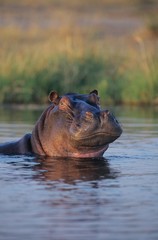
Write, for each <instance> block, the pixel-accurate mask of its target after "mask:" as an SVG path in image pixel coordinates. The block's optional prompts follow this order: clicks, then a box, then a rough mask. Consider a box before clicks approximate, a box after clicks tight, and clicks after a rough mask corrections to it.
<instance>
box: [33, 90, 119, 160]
mask: <svg viewBox="0 0 158 240" xmlns="http://www.w3.org/2000/svg"><path fill="white" fill-rule="evenodd" d="M49 99H50V101H51V102H52V105H50V107H48V109H46V111H45V112H44V113H43V114H42V116H41V117H40V119H39V120H38V122H37V124H36V125H35V128H34V130H33V132H32V136H31V144H32V149H33V152H34V153H36V154H38V155H43V156H49V157H73V158H95V157H102V156H103V154H104V152H105V151H106V150H107V149H108V147H109V144H110V143H112V142H113V141H115V140H116V139H117V138H118V137H119V136H120V135H121V133H122V129H121V127H120V125H119V123H118V122H117V120H116V119H115V117H114V116H113V115H112V114H111V113H110V112H109V111H108V110H101V108H100V104H99V97H98V92H97V91H96V90H94V91H92V92H91V93H90V94H87V95H84V94H76V93H69V94H65V95H64V96H62V97H60V96H59V95H58V94H57V93H56V92H54V91H53V92H51V93H50V95H49Z"/></svg>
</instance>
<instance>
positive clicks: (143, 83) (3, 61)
mask: <svg viewBox="0 0 158 240" xmlns="http://www.w3.org/2000/svg"><path fill="white" fill-rule="evenodd" d="M61 2H62V1H61ZM93 2H95V1H93ZM103 2H104V1H103ZM63 9H64V8H63ZM49 11H50V9H48V10H47V13H48V15H49V16H51V14H52V12H51V13H49ZM69 11H70V9H69ZM69 11H68V10H63V11H62V12H60V13H59V12H58V11H57V10H56V11H55V12H54V16H56V19H58V18H57V16H58V14H59V16H60V21H61V22H60V23H58V22H57V23H56V24H54V25H53V26H51V27H50V26H49V27H41V25H40V24H41V23H43V21H41V22H40V24H39V25H38V24H33V23H32V24H31V25H29V26H27V27H22V26H20V25H18V24H17V25H16V24H10V25H7V26H1V27H0V34H1V38H0V43H1V49H0V89H1V90H0V103H39V104H41V103H45V102H46V101H47V94H48V93H49V91H50V90H51V89H54V90H57V91H59V92H60V93H61V94H62V93H65V92H67V91H77V92H82V93H86V92H87V91H91V90H92V89H94V88H97V89H98V90H99V92H100V95H101V97H102V98H104V99H105V101H106V102H108V103H113V104H118V103H125V104H154V103H158V51H157V48H158V42H157V37H155V36H154V38H153V37H151V36H149V37H148V34H147V38H146V35H145V37H144V34H142V33H141V31H140V32H130V33H129V34H125V35H123V36H122V35H118V36H113V35H110V34H109V35H108V36H107V35H106V31H104V30H105V29H104V28H105V26H102V24H101V23H102V22H101V20H102V19H103V15H104V14H103V13H102V12H99V10H98V15H95V16H94V15H93V20H94V24H93V22H92V23H91V24H89V25H88V24H87V22H86V19H87V18H85V15H84V19H85V22H81V23H79V24H76V22H75V21H76V19H77V18H76V17H75V15H73V14H74V11H73V14H70V15H69V14H68V13H69ZM77 13H78V18H79V19H81V18H82V17H83V15H81V13H79V11H78V12H77ZM102 14H103V15H102ZM30 16H31V17H33V16H34V13H31V15H30ZM35 16H37V15H35ZM115 17H116V16H115ZM61 19H62V20H61ZM88 19H89V18H88ZM25 20H27V19H25ZM34 20H35V18H33V21H34ZM49 20H50V19H49ZM73 20H74V21H73ZM19 21H20V20H19ZM38 21H40V20H38ZM98 22H99V23H98ZM100 22H101V23H100ZM26 23H27V22H26ZM23 24H25V22H23ZM26 25H27V24H26ZM81 25H82V26H81Z"/></svg>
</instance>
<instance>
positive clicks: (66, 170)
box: [0, 108, 158, 240]
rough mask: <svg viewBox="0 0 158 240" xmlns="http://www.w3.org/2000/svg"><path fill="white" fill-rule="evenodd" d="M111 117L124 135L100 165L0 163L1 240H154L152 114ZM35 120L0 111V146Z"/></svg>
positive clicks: (127, 111) (126, 112)
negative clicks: (119, 124) (117, 121)
mask: <svg viewBox="0 0 158 240" xmlns="http://www.w3.org/2000/svg"><path fill="white" fill-rule="evenodd" d="M115 114H116V115H117V116H118V117H119V120H120V121H121V122H122V125H123V128H124V133H123V135H122V137H121V138H120V139H118V140H117V141H116V142H115V143H113V144H111V146H110V148H109V149H108V151H107V152H106V153H105V155H104V158H101V159H87V160H86V159H84V160H79V159H76V160H75V159H49V158H47V159H34V158H33V157H26V156H21V157H19V156H14V157H8V156H1V157H0V240H1V239H2V240H22V239H23V240H25V239H29V240H36V239H38V240H43V239H45V240H52V239H53V240H72V239H73V240H74V239H76V240H80V239H82V240H84V239H86V240H87V239H91V240H105V239H106V240H116V239H119V240H123V239H126V240H127V239H129V240H130V239H131V240H133V239H136V240H139V239H142V240H146V239H147V240H149V239H150V240H157V239H158V110H157V109H152V108H146V109H139V108H117V109H115ZM38 115H39V112H38V111H30V110H25V111H22V110H19V111H16V114H15V111H11V110H9V109H8V110H7V109H0V141H1V142H3V141H4V140H9V139H16V138H18V137H20V136H21V135H22V134H24V133H25V132H28V131H31V129H32V126H33V124H34V122H35V120H36V119H37V117H38Z"/></svg>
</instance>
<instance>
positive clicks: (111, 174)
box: [33, 157, 117, 184]
mask: <svg viewBox="0 0 158 240" xmlns="http://www.w3.org/2000/svg"><path fill="white" fill-rule="evenodd" d="M35 161H36V162H37V163H39V164H37V165H35V166H34V168H33V169H34V171H36V173H37V174H36V177H35V178H36V179H37V180H43V181H47V182H48V181H49V182H50V181H52V182H54V181H62V182H64V183H67V184H75V182H77V181H98V180H102V179H106V178H108V179H109V178H116V177H117V173H116V172H115V171H113V170H112V169H110V166H109V163H108V160H107V159H105V158H93V159H92V158H89V159H76V158H69V159H67V158H47V157H43V158H36V159H35Z"/></svg>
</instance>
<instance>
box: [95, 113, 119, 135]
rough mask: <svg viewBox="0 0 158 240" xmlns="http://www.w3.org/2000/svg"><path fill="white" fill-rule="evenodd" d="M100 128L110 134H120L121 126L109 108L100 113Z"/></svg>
mask: <svg viewBox="0 0 158 240" xmlns="http://www.w3.org/2000/svg"><path fill="white" fill-rule="evenodd" d="M100 116H101V122H102V128H103V129H106V132H107V133H108V134H109V135H111V136H116V138H117V137H119V136H120V135H121V134H122V127H121V125H120V123H119V121H118V120H117V119H116V117H115V116H114V115H113V113H111V112H110V111H109V110H103V111H101V113H100Z"/></svg>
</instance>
